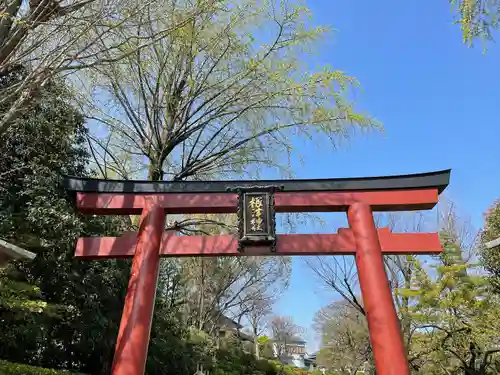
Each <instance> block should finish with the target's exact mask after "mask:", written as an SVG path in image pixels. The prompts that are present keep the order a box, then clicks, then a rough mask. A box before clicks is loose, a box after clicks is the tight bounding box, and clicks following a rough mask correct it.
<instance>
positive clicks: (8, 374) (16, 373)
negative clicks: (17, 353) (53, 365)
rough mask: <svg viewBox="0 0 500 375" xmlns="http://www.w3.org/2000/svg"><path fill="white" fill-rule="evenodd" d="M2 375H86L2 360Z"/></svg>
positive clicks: (0, 365) (0, 370) (0, 374)
mask: <svg viewBox="0 0 500 375" xmlns="http://www.w3.org/2000/svg"><path fill="white" fill-rule="evenodd" d="M0 375H84V374H76V373H72V372H69V371H64V370H54V369H50V368H43V367H35V366H30V365H25V364H22V363H12V362H7V361H4V360H1V359H0Z"/></svg>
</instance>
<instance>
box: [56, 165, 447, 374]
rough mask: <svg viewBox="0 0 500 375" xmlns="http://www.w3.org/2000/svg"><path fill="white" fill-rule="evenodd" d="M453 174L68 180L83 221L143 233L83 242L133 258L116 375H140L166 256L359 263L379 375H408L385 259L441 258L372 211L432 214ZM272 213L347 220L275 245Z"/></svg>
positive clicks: (106, 254) (81, 253) (428, 242)
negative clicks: (235, 229) (343, 258)
mask: <svg viewBox="0 0 500 375" xmlns="http://www.w3.org/2000/svg"><path fill="white" fill-rule="evenodd" d="M450 173H451V171H450V170H445V171H439V172H431V173H423V174H413V175H402V176H385V177H367V178H342V179H316V180H267V181H189V182H151V181H112V180H97V179H80V178H74V177H64V180H63V184H64V187H65V188H66V189H67V191H68V192H70V193H72V194H74V195H76V197H75V198H76V206H77V209H78V210H79V211H80V212H82V213H84V214H98V215H100V214H102V215H141V221H140V227H139V233H125V234H123V235H122V236H121V237H90V238H80V239H78V242H77V245H76V253H75V255H76V256H77V257H78V258H83V259H105V258H124V257H133V263H132V271H131V276H130V281H129V285H128V290H127V295H126V298H125V304H124V308H123V314H122V320H121V323H120V330H119V334H118V339H117V343H116V349H115V356H114V360H113V367H112V374H113V375H142V374H144V370H145V364H146V357H147V349H148V343H149V337H150V331H151V320H152V316H153V308H154V300H155V293H156V284H157V280H158V270H159V267H158V266H159V259H160V257H162V256H164V257H167V256H175V257H180V256H245V255H276V256H282V255H355V257H356V265H357V269H358V277H359V283H360V288H361V294H362V297H363V303H364V307H365V310H366V316H367V320H368V328H369V331H370V341H371V345H372V349H373V355H374V358H375V365H376V368H377V374H379V375H409V374H410V371H409V366H408V360H407V358H406V351H405V347H404V343H403V339H402V335H401V331H400V327H399V320H398V316H397V313H396V310H395V307H394V301H393V298H392V294H391V290H390V288H389V284H388V279H387V275H386V272H385V268H384V262H383V256H382V255H383V254H396V255H402V254H438V253H440V252H441V251H442V248H441V245H440V241H439V237H438V234H437V233H391V231H390V230H389V229H387V228H384V229H377V228H376V227H375V223H374V221H373V215H372V211H409V210H427V209H431V208H433V207H434V206H435V205H436V203H437V201H438V195H439V194H440V193H441V192H442V191H443V190H444V189H445V188H446V187H447V186H448V183H449V179H450ZM275 212H347V217H348V221H349V227H350V229H347V228H343V229H339V231H338V233H337V234H290V235H276V231H275ZM195 213H237V214H238V219H239V233H238V236H237V237H235V236H231V235H220V236H178V235H175V234H172V233H166V232H165V229H164V228H165V220H166V215H167V214H195Z"/></svg>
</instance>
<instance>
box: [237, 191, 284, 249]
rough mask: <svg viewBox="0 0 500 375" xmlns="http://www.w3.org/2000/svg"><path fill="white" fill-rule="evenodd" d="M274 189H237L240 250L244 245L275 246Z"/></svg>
mask: <svg viewBox="0 0 500 375" xmlns="http://www.w3.org/2000/svg"><path fill="white" fill-rule="evenodd" d="M273 190H274V189H267V191H266V189H263V188H260V189H256V190H253V191H252V190H251V189H248V190H246V189H245V190H242V189H239V190H238V223H239V243H240V251H243V250H244V248H245V246H270V247H271V250H272V251H274V250H275V246H276V222H275V216H276V214H275V210H274V191H273Z"/></svg>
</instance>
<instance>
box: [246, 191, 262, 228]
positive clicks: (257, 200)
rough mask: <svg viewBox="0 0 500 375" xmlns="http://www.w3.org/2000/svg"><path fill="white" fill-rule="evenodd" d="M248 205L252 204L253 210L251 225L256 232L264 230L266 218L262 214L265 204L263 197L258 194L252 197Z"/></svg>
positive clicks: (251, 210)
mask: <svg viewBox="0 0 500 375" xmlns="http://www.w3.org/2000/svg"><path fill="white" fill-rule="evenodd" d="M248 205H249V206H250V212H251V219H250V225H251V229H252V231H254V232H257V231H262V229H263V228H262V227H263V224H264V218H263V215H262V213H263V212H262V211H263V205H264V202H263V197H262V196H256V197H252V198H250V201H249V202H248Z"/></svg>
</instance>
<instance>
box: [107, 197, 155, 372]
mask: <svg viewBox="0 0 500 375" xmlns="http://www.w3.org/2000/svg"><path fill="white" fill-rule="evenodd" d="M164 226H165V210H164V209H163V208H161V207H157V206H154V205H146V208H144V210H143V212H142V215H141V224H140V227H139V234H138V236H136V238H135V239H134V243H135V242H136V251H135V255H134V261H133V262H132V272H131V275H130V280H129V284H128V290H127V295H126V297H125V305H124V307H123V313H122V320H121V322H120V330H119V333H118V340H117V342H116V349H115V356H114V358H113V367H112V370H111V373H112V375H141V374H144V370H145V366H146V357H147V351H148V344H149V336H150V333H151V321H152V318H153V309H154V303H155V295H156V284H157V282H158V271H159V262H160V256H159V249H160V245H161V238H162V234H163V228H164ZM132 246H134V245H132Z"/></svg>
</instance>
